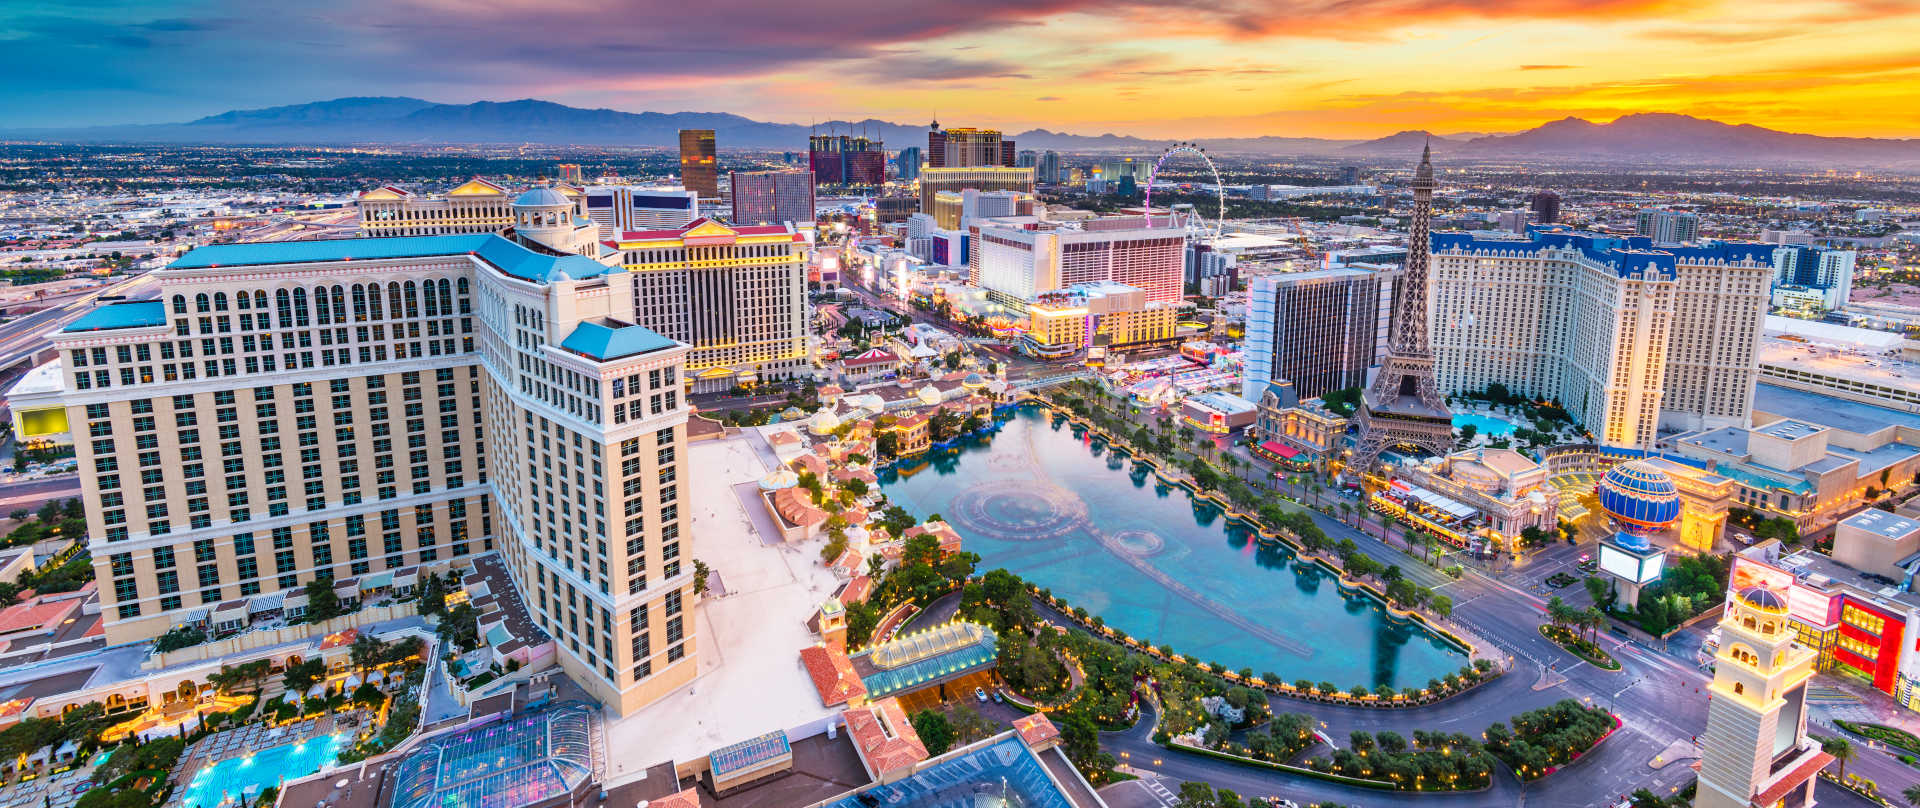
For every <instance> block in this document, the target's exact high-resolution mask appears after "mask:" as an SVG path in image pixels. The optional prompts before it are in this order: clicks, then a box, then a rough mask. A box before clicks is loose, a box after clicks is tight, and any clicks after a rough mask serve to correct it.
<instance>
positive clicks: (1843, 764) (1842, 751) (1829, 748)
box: [1820, 737, 1912, 799]
mask: <svg viewBox="0 0 1920 808" xmlns="http://www.w3.org/2000/svg"><path fill="white" fill-rule="evenodd" d="M1820 751H1822V752H1825V753H1827V754H1829V755H1832V756H1833V759H1834V760H1835V761H1836V762H1838V763H1839V764H1840V779H1841V780H1842V781H1845V780H1846V779H1847V761H1849V760H1852V759H1854V752H1853V742H1852V741H1849V740H1847V739H1845V738H1826V737H1822V738H1821V739H1820ZM1908 799H1912V797H1910V796H1909V797H1908Z"/></svg>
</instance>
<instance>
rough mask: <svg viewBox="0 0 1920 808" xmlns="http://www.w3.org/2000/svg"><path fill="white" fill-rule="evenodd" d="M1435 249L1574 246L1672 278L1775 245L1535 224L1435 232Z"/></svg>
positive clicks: (1768, 259)
mask: <svg viewBox="0 0 1920 808" xmlns="http://www.w3.org/2000/svg"><path fill="white" fill-rule="evenodd" d="M1430 243H1431V246H1432V250H1433V251H1434V252H1442V251H1447V250H1459V251H1464V252H1487V253H1498V252H1536V251H1539V250H1544V249H1558V250H1575V251H1578V252H1579V253H1580V254H1581V255H1583V256H1585V257H1586V259H1587V260H1589V261H1591V262H1593V263H1595V264H1599V265H1601V266H1605V267H1608V268H1610V269H1612V270H1613V271H1614V272H1615V273H1618V274H1620V275H1628V274H1638V273H1639V272H1641V271H1643V270H1645V269H1647V268H1648V267H1652V268H1653V269H1654V270H1655V271H1656V272H1657V273H1658V274H1659V275H1660V276H1661V277H1665V278H1671V277H1673V274H1674V272H1675V268H1676V267H1677V266H1678V265H1679V264H1681V263H1689V264H1693V263H1701V262H1705V261H1727V262H1739V261H1749V262H1755V263H1762V264H1771V263H1773V252H1774V250H1776V249H1779V245H1776V244H1760V243H1755V242H1739V241H1713V242H1708V243H1705V244H1700V245H1696V246H1673V245H1663V246H1659V247H1655V246H1654V244H1653V239H1651V238H1648V237H1646V236H1614V235H1610V234H1606V233H1591V232H1585V231H1580V230H1574V229H1572V228H1569V227H1566V226H1536V227H1529V228H1527V234H1526V235H1525V236H1524V237H1522V236H1512V235H1486V234H1482V233H1478V232H1467V231H1448V232H1441V233H1434V234H1433V235H1432V237H1431V240H1430Z"/></svg>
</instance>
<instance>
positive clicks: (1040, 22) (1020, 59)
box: [0, 0, 1920, 138]
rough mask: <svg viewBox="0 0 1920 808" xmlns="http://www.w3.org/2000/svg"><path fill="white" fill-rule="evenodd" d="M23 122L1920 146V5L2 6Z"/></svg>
mask: <svg viewBox="0 0 1920 808" xmlns="http://www.w3.org/2000/svg"><path fill="white" fill-rule="evenodd" d="M0 70H4V71H6V72H9V73H11V74H15V75H30V76H34V77H35V80H34V81H26V82H13V83H11V84H9V85H7V86H6V87H5V88H0V109H6V110H8V113H9V114H8V115H7V116H6V117H7V118H8V119H9V121H10V122H13V123H15V124H17V125H59V124H85V123H150V122H161V121H178V120H183V119H189V118H192V117H196V116H199V115H207V114H214V113H218V112H222V111H225V110H228V109H235V108H241V109H244V108H254V107H264V106H273V105H278V104H294V103H303V102H308V101H317V100H323V99H329V98H335V97H340V96H364V95H389V96H390V95H411V96H416V97H421V98H426V99H429V100H433V101H440V102H447V103H464V102H468V101H477V100H510V99H516V98H527V97H533V98H542V99H547V100H552V101H558V102H561V103H566V104H572V105H575V106H588V107H610V108H613V109H619V110H625V111H631V112H641V111H656V112H680V111H696V112H731V113H735V114H739V115H744V116H746V117H749V118H753V119H755V120H762V121H782V122H790V123H801V124H805V123H808V122H809V121H827V120H834V119H843V120H859V119H864V118H870V117H871V118H880V119H884V120H889V121H893V122H895V123H903V124H922V123H925V122H927V120H928V119H929V118H930V117H931V116H933V115H935V114H936V113H937V114H938V116H939V118H940V120H941V121H942V122H943V123H947V124H951V125H969V124H971V125H979V126H996V127H999V128H1002V129H1005V130H1009V131H1023V130H1025V129H1028V128H1032V127H1045V128H1048V129H1053V130H1057V131H1067V132H1073V133H1077V134H1098V133H1101V132H1109V131H1111V132H1117V133H1122V134H1132V135H1141V136H1147V137H1155V138H1163V137H1165V138H1175V137H1188V138H1209V137H1224V136H1252V135H1300V136H1320V137H1341V138H1370V137H1379V136H1383V135H1387V134H1391V133H1393V132H1396V131H1399V130H1403V129H1427V130H1430V131H1435V132H1440V133H1452V132H1462V131H1483V132H1484V131H1496V132H1497V131H1514V130H1519V129H1524V128H1528V127H1532V126H1537V125H1539V124H1541V123H1543V122H1546V121H1550V120H1555V119H1558V118H1563V117H1567V116H1577V117H1583V118H1587V119H1590V120H1597V121H1607V120H1612V119H1613V118H1615V117H1618V116H1620V115H1622V114H1626V113H1633V112H1677V113H1685V114H1692V115H1698V116H1701V117H1709V118H1714V119H1717V120H1723V121H1727V122H1731V123H1753V124H1757V125H1761V126H1767V127H1771V128H1776V129H1784V130H1788V131H1796V132H1811V133H1815V134H1824V135H1860V136H1877V137H1920V0H1816V1H1815V2H1789V1H1788V0H1684V1H1682V0H1287V1H1286V2H1276V1H1274V0H968V2H954V3H932V2H926V1H925V0H703V2H700V3H695V4H688V3H685V2H683V0H493V2H488V3H474V2H466V1H465V0H332V2H329V3H325V4H292V5H289V6H287V7H286V8H285V9H281V10H278V11H277V12H276V13H275V14H260V13H259V10H258V8H257V6H256V5H255V0H116V2H115V3H111V4H82V3H72V2H52V3H15V4H0Z"/></svg>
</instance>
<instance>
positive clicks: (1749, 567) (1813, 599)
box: [1727, 557, 1839, 628]
mask: <svg viewBox="0 0 1920 808" xmlns="http://www.w3.org/2000/svg"><path fill="white" fill-rule="evenodd" d="M1727 584H1728V585H1727V588H1728V593H1727V594H1728V596H1729V597H1731V596H1733V595H1738V594H1739V593H1741V592H1744V591H1746V590H1747V589H1748V588H1751V587H1755V586H1758V587H1762V588H1765V589H1767V590H1769V591H1772V592H1775V593H1777V594H1779V595H1781V596H1783V597H1785V598H1786V601H1787V615H1788V616H1789V617H1792V618H1793V619H1794V620H1796V621H1799V622H1801V623H1805V624H1807V625H1810V626H1818V627H1822V628H1825V627H1828V626H1832V625H1833V624H1834V621H1835V613H1834V609H1835V603H1834V601H1836V600H1838V598H1839V596H1837V595H1830V594H1827V593H1825V592H1821V591H1820V590H1818V589H1814V588H1812V587H1808V586H1805V585H1802V584H1800V583H1798V582H1797V581H1795V580H1794V577H1793V573H1791V572H1787V571H1786V570H1783V569H1780V568H1778V567H1773V566H1770V565H1767V564H1763V563H1761V562H1758V561H1755V560H1753V559H1751V558H1744V557H1736V558H1734V560H1733V569H1732V570H1731V571H1730V572H1729V574H1728V576H1727Z"/></svg>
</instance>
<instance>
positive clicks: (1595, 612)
mask: <svg viewBox="0 0 1920 808" xmlns="http://www.w3.org/2000/svg"><path fill="white" fill-rule="evenodd" d="M1581 617H1582V618H1583V619H1584V620H1585V622H1586V624H1587V641H1588V642H1592V641H1594V640H1597V639H1599V638H1600V627H1601V626H1603V625H1606V622H1607V614H1606V612H1603V611H1600V607H1598V606H1588V607H1587V610H1586V612H1584V613H1582V614H1581Z"/></svg>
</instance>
